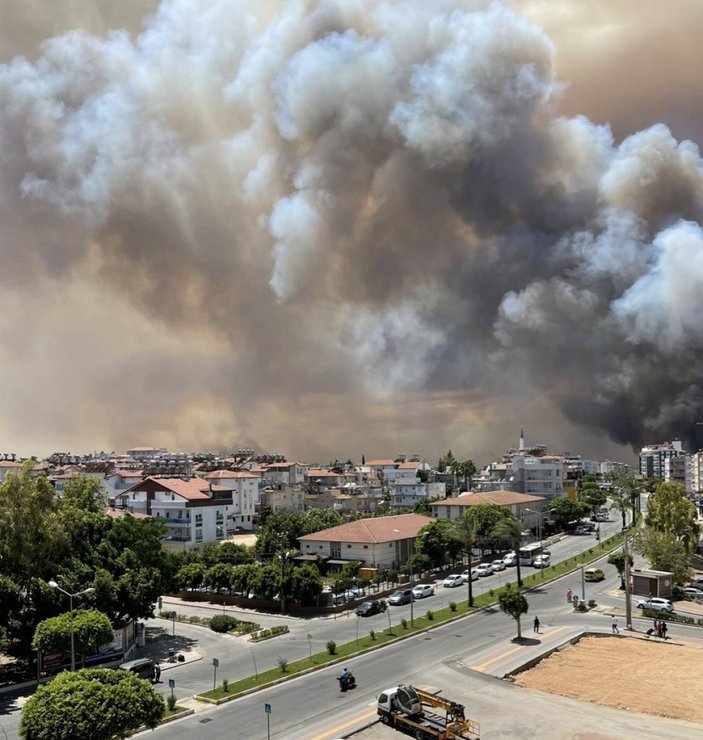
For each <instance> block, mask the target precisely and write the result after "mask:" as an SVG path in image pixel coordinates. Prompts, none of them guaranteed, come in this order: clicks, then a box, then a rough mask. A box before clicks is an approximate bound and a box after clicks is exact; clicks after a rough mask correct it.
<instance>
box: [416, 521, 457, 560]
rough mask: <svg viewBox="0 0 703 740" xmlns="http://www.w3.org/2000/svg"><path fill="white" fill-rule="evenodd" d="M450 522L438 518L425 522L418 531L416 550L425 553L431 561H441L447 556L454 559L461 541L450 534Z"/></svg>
mask: <svg viewBox="0 0 703 740" xmlns="http://www.w3.org/2000/svg"><path fill="white" fill-rule="evenodd" d="M451 529H452V522H451V521H449V520H448V519H438V520H436V521H434V522H431V523H430V524H426V525H425V526H424V527H423V528H422V529H421V530H420V532H419V533H418V537H417V540H416V552H419V553H422V554H424V555H427V557H428V558H429V559H430V561H431V562H432V563H443V562H444V560H445V558H446V557H447V556H448V557H449V558H451V559H452V560H455V559H456V558H457V556H458V555H459V553H460V552H461V547H462V546H461V542H458V541H457V540H456V539H455V538H453V537H452V536H451Z"/></svg>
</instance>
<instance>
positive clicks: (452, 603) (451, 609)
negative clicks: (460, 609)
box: [449, 601, 456, 612]
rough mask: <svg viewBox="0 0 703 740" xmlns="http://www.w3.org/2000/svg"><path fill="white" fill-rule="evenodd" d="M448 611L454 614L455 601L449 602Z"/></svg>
mask: <svg viewBox="0 0 703 740" xmlns="http://www.w3.org/2000/svg"><path fill="white" fill-rule="evenodd" d="M449 611H450V612H455V611H456V602H455V601H450V602H449Z"/></svg>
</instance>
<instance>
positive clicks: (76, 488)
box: [62, 475, 108, 514]
mask: <svg viewBox="0 0 703 740" xmlns="http://www.w3.org/2000/svg"><path fill="white" fill-rule="evenodd" d="M62 501H63V504H64V505H65V506H69V507H71V508H74V509H78V510H82V511H90V512H92V513H94V514H96V513H98V512H99V511H102V510H103V508H104V507H105V506H107V503H108V498H107V491H106V490H105V489H104V488H103V487H102V484H101V483H100V481H99V480H96V479H95V478H91V477H89V476H87V475H78V476H76V477H75V478H70V479H69V480H67V481H66V484H65V485H64V488H63V496H62Z"/></svg>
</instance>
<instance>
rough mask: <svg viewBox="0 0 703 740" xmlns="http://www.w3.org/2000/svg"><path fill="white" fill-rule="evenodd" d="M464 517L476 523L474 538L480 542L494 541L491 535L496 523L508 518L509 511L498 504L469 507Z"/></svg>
mask: <svg viewBox="0 0 703 740" xmlns="http://www.w3.org/2000/svg"><path fill="white" fill-rule="evenodd" d="M466 515H467V516H468V517H469V519H471V520H472V521H473V522H475V523H476V536H477V537H478V538H479V539H482V540H489V539H495V536H494V534H493V532H494V530H495V528H496V525H497V524H498V522H500V521H502V520H503V519H506V518H508V517H509V516H510V511H509V510H508V509H506V508H505V507H504V506H498V504H478V505H477V506H470V507H469V510H468V511H467V512H466Z"/></svg>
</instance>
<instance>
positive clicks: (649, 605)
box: [637, 596, 674, 612]
mask: <svg viewBox="0 0 703 740" xmlns="http://www.w3.org/2000/svg"><path fill="white" fill-rule="evenodd" d="M637 608H638V609H657V610H659V611H664V612H673V611H674V605H673V604H672V603H671V601H669V599H662V598H661V597H660V596H652V598H651V599H640V600H639V601H638V602H637Z"/></svg>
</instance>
